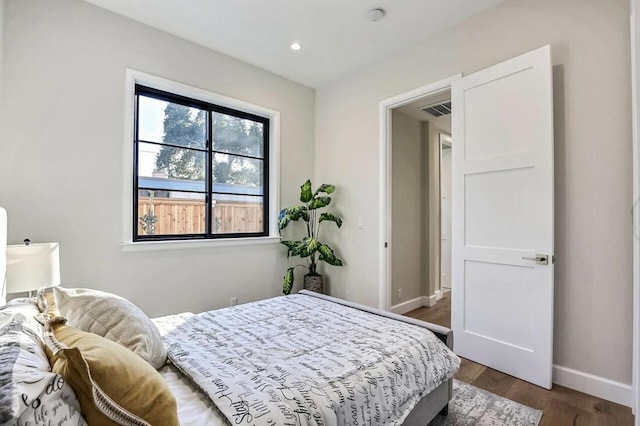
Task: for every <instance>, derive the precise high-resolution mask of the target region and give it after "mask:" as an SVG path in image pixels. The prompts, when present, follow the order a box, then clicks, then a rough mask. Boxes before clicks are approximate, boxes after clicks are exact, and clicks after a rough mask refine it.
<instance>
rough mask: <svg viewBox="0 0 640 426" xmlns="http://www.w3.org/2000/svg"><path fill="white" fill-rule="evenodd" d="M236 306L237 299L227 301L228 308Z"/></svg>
mask: <svg viewBox="0 0 640 426" xmlns="http://www.w3.org/2000/svg"><path fill="white" fill-rule="evenodd" d="M237 304H238V298H237V297H232V298H231V299H229V306H236V305H237Z"/></svg>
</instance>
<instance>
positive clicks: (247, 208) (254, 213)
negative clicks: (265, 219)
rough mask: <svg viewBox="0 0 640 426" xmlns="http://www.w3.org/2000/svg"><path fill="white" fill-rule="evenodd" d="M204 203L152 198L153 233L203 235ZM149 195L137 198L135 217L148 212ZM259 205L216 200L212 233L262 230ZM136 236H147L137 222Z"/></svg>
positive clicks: (260, 206) (140, 216) (260, 205)
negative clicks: (154, 218) (136, 213)
mask: <svg viewBox="0 0 640 426" xmlns="http://www.w3.org/2000/svg"><path fill="white" fill-rule="evenodd" d="M205 207H206V205H205V203H204V201H200V200H177V199H174V198H154V199H153V215H154V216H155V217H156V223H155V232H154V233H155V234H156V235H178V234H203V233H204V232H205V229H206V228H205ZM150 209H151V207H150V203H149V198H147V197H140V198H139V199H138V218H139V219H140V218H142V217H143V216H144V215H147V214H149V212H150ZM262 230H263V223H262V204H257V203H243V202H228V201H225V202H220V201H219V202H217V203H216V205H215V207H214V208H213V232H214V233H225V234H226V233H234V232H262ZM138 235H147V234H146V233H145V231H144V228H143V226H142V224H141V221H140V220H139V221H138Z"/></svg>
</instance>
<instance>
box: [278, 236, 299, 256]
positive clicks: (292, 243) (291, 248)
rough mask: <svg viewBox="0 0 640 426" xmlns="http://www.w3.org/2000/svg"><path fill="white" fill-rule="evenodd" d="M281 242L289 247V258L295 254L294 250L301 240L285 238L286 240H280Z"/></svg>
mask: <svg viewBox="0 0 640 426" xmlns="http://www.w3.org/2000/svg"><path fill="white" fill-rule="evenodd" d="M280 244H282V245H285V246H287V247H288V248H289V250H287V258H289V256H291V255H292V254H293V252H294V250H295V249H296V248H297V247H298V244H300V242H299V241H290V240H284V241H280ZM294 256H295V255H294Z"/></svg>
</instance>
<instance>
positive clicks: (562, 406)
mask: <svg viewBox="0 0 640 426" xmlns="http://www.w3.org/2000/svg"><path fill="white" fill-rule="evenodd" d="M406 315H407V316H410V317H413V318H418V319H421V320H423V321H428V322H432V323H434V324H440V325H443V326H445V327H451V293H446V294H445V296H444V297H443V298H442V300H440V301H438V303H437V304H436V305H435V306H432V307H430V308H427V307H422V308H419V309H416V310H415V311H411V312H409V313H407V314H406ZM455 378H456V379H458V380H461V381H463V382H467V383H470V384H472V385H474V386H477V387H479V388H481V389H485V390H488V391H489V392H493V393H495V394H496V395H500V396H503V397H505V398H509V399H511V400H513V401H516V402H519V403H521V404H524V405H528V406H529V407H533V408H536V409H538V410H543V415H542V421H541V422H540V424H541V425H612V426H624V425H633V421H634V417H633V414H631V409H630V408H628V407H625V406H622V405H619V404H615V403H613V402H609V401H606V400H604V399H600V398H596V397H595V396H591V395H587V394H584V393H582V392H577V391H574V390H572V389H569V388H565V387H563V386H558V385H556V384H554V385H553V389H552V390H546V389H542V388H540V387H538V386H535V385H532V384H530V383H527V382H524V381H522V380H519V379H516V378H514V377H512V376H509V375H507V374H504V373H501V372H499V371H496V370H493V369H491V368H489V367H485V366H484V365H480V364H477V363H475V362H473V361H469V360H466V359H462V365H461V366H460V370H459V371H458V373H457V374H456V376H455Z"/></svg>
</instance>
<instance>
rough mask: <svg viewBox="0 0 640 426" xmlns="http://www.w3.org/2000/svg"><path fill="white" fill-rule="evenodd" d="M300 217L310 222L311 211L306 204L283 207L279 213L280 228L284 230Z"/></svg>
mask: <svg viewBox="0 0 640 426" xmlns="http://www.w3.org/2000/svg"><path fill="white" fill-rule="evenodd" d="M300 219H304V221H305V222H309V212H308V211H307V208H306V207H305V206H294V207H287V208H286V209H282V210H280V214H279V215H278V229H279V230H280V231H282V230H283V229H284V228H286V227H287V225H289V223H291V222H295V221H297V220H300Z"/></svg>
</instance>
